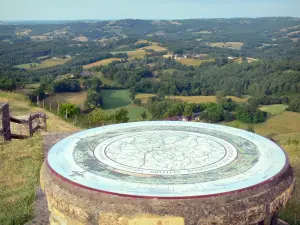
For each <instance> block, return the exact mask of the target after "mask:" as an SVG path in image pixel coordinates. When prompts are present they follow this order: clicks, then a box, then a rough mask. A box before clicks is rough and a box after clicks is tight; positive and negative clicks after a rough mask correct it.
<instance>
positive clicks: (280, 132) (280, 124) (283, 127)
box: [222, 112, 300, 141]
mask: <svg viewBox="0 0 300 225" xmlns="http://www.w3.org/2000/svg"><path fill="white" fill-rule="evenodd" d="M222 124H224V125H228V126H232V127H236V128H241V129H246V128H247V127H253V128H254V131H255V133H258V134H260V135H262V136H268V137H271V138H273V139H274V140H277V141H287V140H288V139H296V140H299V141H300V113H296V112H283V113H281V114H278V115H275V116H273V117H271V118H269V119H268V120H267V121H266V122H264V123H261V124H254V125H253V124H245V123H242V122H239V121H232V122H223V123H222Z"/></svg>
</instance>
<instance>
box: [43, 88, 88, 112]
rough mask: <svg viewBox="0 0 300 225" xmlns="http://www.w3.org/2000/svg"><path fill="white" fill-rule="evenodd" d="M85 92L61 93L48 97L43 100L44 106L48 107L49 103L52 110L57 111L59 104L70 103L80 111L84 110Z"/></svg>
mask: <svg viewBox="0 0 300 225" xmlns="http://www.w3.org/2000/svg"><path fill="white" fill-rule="evenodd" d="M86 97H87V92H86V91H81V92H63V93H57V94H54V95H51V96H49V97H48V98H46V99H45V105H46V106H47V107H48V106H49V103H51V107H52V109H57V105H58V104H59V103H66V102H69V103H72V104H75V105H77V106H78V107H80V109H81V110H83V108H84V101H85V100H86Z"/></svg>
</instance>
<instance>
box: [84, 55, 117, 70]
mask: <svg viewBox="0 0 300 225" xmlns="http://www.w3.org/2000/svg"><path fill="white" fill-rule="evenodd" d="M114 61H122V59H119V58H109V59H104V60H100V61H97V62H94V63H91V64H88V65H85V66H83V69H90V68H92V67H95V66H105V65H108V64H110V63H112V62H114Z"/></svg>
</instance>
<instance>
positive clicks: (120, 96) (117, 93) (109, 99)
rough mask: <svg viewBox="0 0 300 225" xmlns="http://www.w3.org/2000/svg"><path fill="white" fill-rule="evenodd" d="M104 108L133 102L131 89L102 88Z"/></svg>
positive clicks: (122, 105)
mask: <svg viewBox="0 0 300 225" xmlns="http://www.w3.org/2000/svg"><path fill="white" fill-rule="evenodd" d="M101 95H102V97H103V109H104V110H107V109H115V108H119V107H124V106H128V105H129V104H131V102H132V101H131V99H130V92H129V90H102V91H101Z"/></svg>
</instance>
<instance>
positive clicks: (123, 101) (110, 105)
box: [101, 90, 147, 121]
mask: <svg viewBox="0 0 300 225" xmlns="http://www.w3.org/2000/svg"><path fill="white" fill-rule="evenodd" d="M101 94H102V96H103V99H104V101H103V109H104V110H105V111H107V112H112V111H115V110H116V109H119V108H121V107H123V108H126V109H127V110H128V113H129V118H130V121H136V120H137V119H138V116H139V115H140V114H141V113H142V112H145V111H147V110H146V109H145V108H143V107H140V106H136V105H134V104H133V103H132V101H131V99H130V95H129V94H130V93H129V90H102V91H101Z"/></svg>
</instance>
